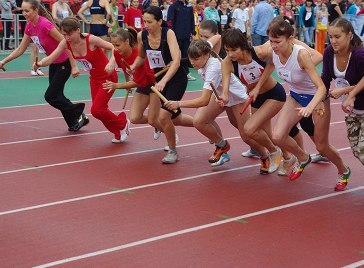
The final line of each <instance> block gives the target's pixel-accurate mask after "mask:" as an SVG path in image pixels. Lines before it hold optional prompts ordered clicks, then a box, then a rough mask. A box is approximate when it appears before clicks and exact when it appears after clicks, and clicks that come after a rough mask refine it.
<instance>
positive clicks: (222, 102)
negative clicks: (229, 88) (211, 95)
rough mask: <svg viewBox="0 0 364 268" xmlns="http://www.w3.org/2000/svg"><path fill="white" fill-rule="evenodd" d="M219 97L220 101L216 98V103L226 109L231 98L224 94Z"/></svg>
mask: <svg viewBox="0 0 364 268" xmlns="http://www.w3.org/2000/svg"><path fill="white" fill-rule="evenodd" d="M219 97H220V99H217V98H215V101H216V103H217V105H219V106H220V107H224V106H225V104H226V103H228V101H229V96H226V94H224V93H222V94H221V96H219Z"/></svg>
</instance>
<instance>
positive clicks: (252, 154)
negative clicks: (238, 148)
mask: <svg viewBox="0 0 364 268" xmlns="http://www.w3.org/2000/svg"><path fill="white" fill-rule="evenodd" d="M241 156H242V157H256V158H259V157H260V156H259V154H258V153H257V152H256V151H254V150H253V149H252V148H250V149H249V150H248V151H246V152H243V153H241Z"/></svg>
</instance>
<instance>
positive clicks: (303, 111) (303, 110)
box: [295, 105, 313, 117]
mask: <svg viewBox="0 0 364 268" xmlns="http://www.w3.org/2000/svg"><path fill="white" fill-rule="evenodd" d="M295 110H296V111H298V116H303V117H310V115H311V114H312V111H313V109H312V108H311V107H310V106H309V105H307V106H306V107H300V108H295Z"/></svg>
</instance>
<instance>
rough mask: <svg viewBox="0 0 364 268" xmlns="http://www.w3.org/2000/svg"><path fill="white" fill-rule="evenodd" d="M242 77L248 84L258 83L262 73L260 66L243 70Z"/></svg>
mask: <svg viewBox="0 0 364 268" xmlns="http://www.w3.org/2000/svg"><path fill="white" fill-rule="evenodd" d="M242 75H243V77H244V79H245V81H246V82H247V83H248V84H254V83H256V82H258V80H259V78H260V76H261V72H260V70H259V68H258V66H249V67H244V68H242Z"/></svg>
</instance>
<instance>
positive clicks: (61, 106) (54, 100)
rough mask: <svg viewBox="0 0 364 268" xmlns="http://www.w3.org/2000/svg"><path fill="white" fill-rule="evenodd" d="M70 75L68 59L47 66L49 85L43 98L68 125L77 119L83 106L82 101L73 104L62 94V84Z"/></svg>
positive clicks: (73, 123)
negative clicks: (60, 114)
mask: <svg viewBox="0 0 364 268" xmlns="http://www.w3.org/2000/svg"><path fill="white" fill-rule="evenodd" d="M70 75H71V64H70V62H69V60H66V61H64V62H62V63H54V64H51V65H50V66H49V86H48V88H47V91H46V92H45V94H44V98H45V100H46V101H47V102H48V103H49V104H50V105H51V106H53V107H54V108H56V109H58V110H60V111H61V113H62V115H63V118H64V120H65V121H66V123H67V125H68V127H72V126H73V125H75V124H76V123H77V121H78V118H79V117H80V115H81V114H82V113H83V109H84V108H85V104H84V103H76V104H73V103H72V102H71V101H70V100H69V99H67V98H66V97H65V96H64V93H63V91H64V85H65V84H66V82H67V80H68V78H69V77H70Z"/></svg>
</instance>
